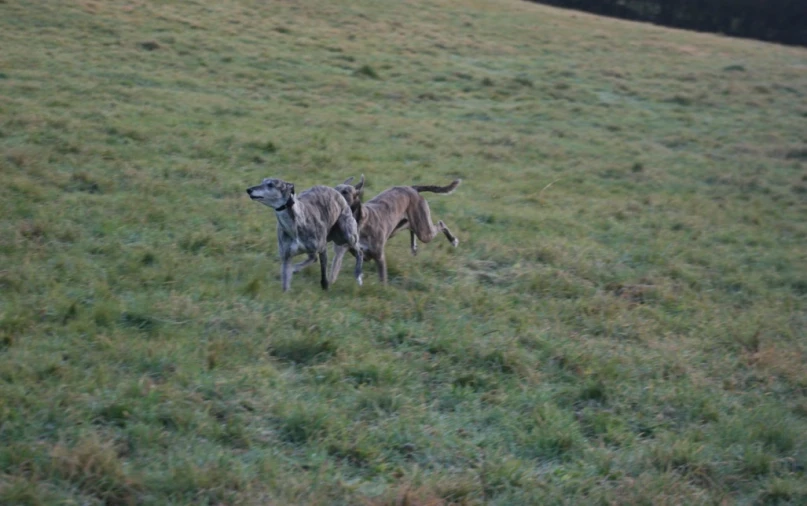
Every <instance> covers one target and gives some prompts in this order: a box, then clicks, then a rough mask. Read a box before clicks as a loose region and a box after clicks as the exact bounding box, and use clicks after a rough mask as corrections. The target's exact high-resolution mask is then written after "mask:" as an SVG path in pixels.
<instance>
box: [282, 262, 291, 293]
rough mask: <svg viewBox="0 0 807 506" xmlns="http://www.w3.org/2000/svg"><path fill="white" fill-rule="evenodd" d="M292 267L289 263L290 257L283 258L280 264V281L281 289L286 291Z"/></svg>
mask: <svg viewBox="0 0 807 506" xmlns="http://www.w3.org/2000/svg"><path fill="white" fill-rule="evenodd" d="M292 270H293V267H292V265H291V258H285V257H284V258H283V263H282V264H281V265H280V283H281V286H282V287H283V291H284V292H287V291H288V290H289V288H290V287H291V273H292Z"/></svg>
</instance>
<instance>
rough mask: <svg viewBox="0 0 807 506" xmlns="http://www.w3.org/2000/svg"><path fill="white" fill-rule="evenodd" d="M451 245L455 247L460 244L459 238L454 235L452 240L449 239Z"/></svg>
mask: <svg viewBox="0 0 807 506" xmlns="http://www.w3.org/2000/svg"><path fill="white" fill-rule="evenodd" d="M451 245H452V246H454V247H455V248H456V247H457V246H459V245H460V240H459V239H457V238H456V237H455V238H454V240H453V241H451Z"/></svg>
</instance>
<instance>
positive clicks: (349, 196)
mask: <svg viewBox="0 0 807 506" xmlns="http://www.w3.org/2000/svg"><path fill="white" fill-rule="evenodd" d="M352 181H353V177H352V176H351V177H349V178H347V179H345V182H344V183H342V184H340V185H336V186H335V187H334V188H335V189H336V191H338V192H339V194H340V195H342V196H343V197H344V198H345V201H346V202H347V205H348V206H350V209H352V210H354V211H355V210H356V207H357V206H359V205H360V204H361V198H362V196H364V174H362V175H361V180H360V181H359V182H358V183H356V184H355V185H352V184H350V183H351V182H352Z"/></svg>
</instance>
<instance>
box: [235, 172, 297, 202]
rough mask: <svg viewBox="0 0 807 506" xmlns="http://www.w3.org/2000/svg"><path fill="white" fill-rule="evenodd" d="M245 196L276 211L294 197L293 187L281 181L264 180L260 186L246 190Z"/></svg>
mask: <svg viewBox="0 0 807 506" xmlns="http://www.w3.org/2000/svg"><path fill="white" fill-rule="evenodd" d="M247 194H248V195H249V198H251V199H252V200H256V201H258V202H260V203H261V204H263V205H265V206H269V207H271V208H274V209H278V208H280V207H283V206H284V205H286V204H288V202H289V201H290V200H291V198H292V197H293V196H294V185H293V184H291V183H287V182H286V181H283V180H281V179H273V178H266V179H264V180H263V181H262V182H261V184H259V185H257V186H252V187H250V188H247Z"/></svg>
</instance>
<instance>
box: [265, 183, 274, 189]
mask: <svg viewBox="0 0 807 506" xmlns="http://www.w3.org/2000/svg"><path fill="white" fill-rule="evenodd" d="M266 187H267V188H274V187H275V183H266Z"/></svg>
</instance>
